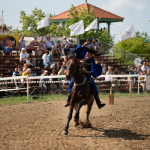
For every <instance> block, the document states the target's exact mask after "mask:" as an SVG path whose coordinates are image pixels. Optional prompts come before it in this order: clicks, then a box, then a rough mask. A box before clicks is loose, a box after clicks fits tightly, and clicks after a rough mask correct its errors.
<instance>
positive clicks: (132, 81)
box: [129, 65, 135, 93]
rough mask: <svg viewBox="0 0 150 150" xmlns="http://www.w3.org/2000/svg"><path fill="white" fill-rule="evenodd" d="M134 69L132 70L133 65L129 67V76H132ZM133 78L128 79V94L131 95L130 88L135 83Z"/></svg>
mask: <svg viewBox="0 0 150 150" xmlns="http://www.w3.org/2000/svg"><path fill="white" fill-rule="evenodd" d="M133 70H134V68H133V65H131V66H130V67H129V74H130V75H134V71H133ZM134 79H135V77H130V78H129V92H130V93H132V87H133V86H134V82H135V80H134Z"/></svg>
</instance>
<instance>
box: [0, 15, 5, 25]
mask: <svg viewBox="0 0 150 150" xmlns="http://www.w3.org/2000/svg"><path fill="white" fill-rule="evenodd" d="M0 25H1V26H4V17H3V13H2V14H1V15H0Z"/></svg>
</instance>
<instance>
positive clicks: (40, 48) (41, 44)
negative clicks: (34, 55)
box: [38, 37, 45, 55]
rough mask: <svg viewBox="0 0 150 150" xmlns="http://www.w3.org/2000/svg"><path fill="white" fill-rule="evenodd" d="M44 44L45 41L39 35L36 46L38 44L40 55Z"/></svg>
mask: <svg viewBox="0 0 150 150" xmlns="http://www.w3.org/2000/svg"><path fill="white" fill-rule="evenodd" d="M44 45H45V42H44V41H43V37H41V38H40V40H39V42H38V46H39V48H38V52H39V54H40V55H43V53H44V50H45V46H44Z"/></svg>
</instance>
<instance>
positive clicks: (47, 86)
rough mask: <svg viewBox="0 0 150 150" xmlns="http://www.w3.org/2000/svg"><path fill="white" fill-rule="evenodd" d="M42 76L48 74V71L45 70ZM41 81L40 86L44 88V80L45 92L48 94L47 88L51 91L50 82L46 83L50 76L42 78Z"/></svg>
mask: <svg viewBox="0 0 150 150" xmlns="http://www.w3.org/2000/svg"><path fill="white" fill-rule="evenodd" d="M41 76H48V71H47V70H44V71H43V73H42V74H41ZM40 81H41V82H40V83H39V86H40V87H41V88H42V81H44V82H43V94H46V92H47V90H48V91H49V93H50V83H46V82H47V81H49V78H40Z"/></svg>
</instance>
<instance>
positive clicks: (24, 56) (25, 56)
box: [20, 48, 29, 61]
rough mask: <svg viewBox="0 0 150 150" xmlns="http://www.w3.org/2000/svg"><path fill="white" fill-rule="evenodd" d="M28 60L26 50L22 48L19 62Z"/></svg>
mask: <svg viewBox="0 0 150 150" xmlns="http://www.w3.org/2000/svg"><path fill="white" fill-rule="evenodd" d="M26 60H29V55H28V54H27V53H26V49H25V48H22V49H21V53H20V61H26Z"/></svg>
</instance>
